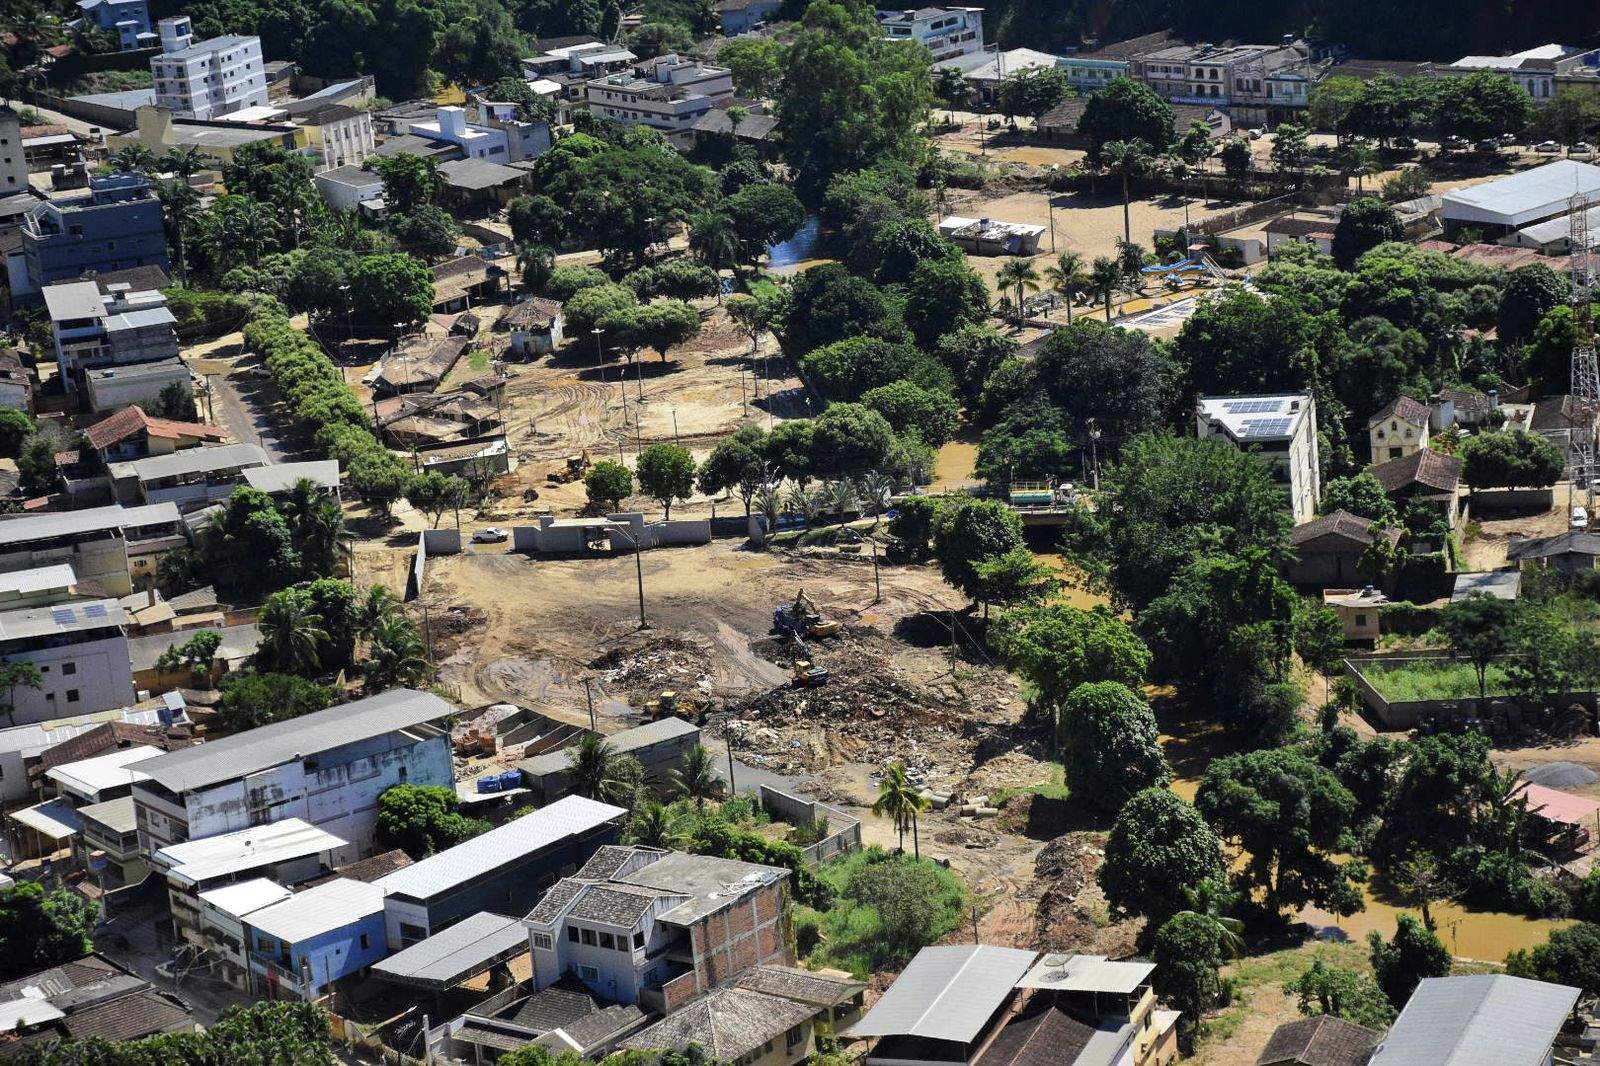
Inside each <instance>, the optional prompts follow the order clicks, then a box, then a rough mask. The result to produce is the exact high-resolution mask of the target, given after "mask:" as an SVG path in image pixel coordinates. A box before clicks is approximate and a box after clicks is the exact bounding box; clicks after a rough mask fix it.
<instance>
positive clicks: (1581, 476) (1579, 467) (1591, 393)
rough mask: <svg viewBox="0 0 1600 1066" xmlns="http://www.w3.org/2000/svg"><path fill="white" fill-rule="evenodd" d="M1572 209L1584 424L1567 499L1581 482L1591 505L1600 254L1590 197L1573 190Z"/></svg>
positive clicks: (1576, 368)
mask: <svg viewBox="0 0 1600 1066" xmlns="http://www.w3.org/2000/svg"><path fill="white" fill-rule="evenodd" d="M1567 206H1568V208H1569V209H1570V213H1569V214H1568V215H1567V218H1568V220H1569V221H1568V239H1569V243H1570V244H1571V246H1572V250H1571V257H1572V304H1573V310H1575V311H1576V312H1577V316H1578V343H1577V345H1576V346H1575V347H1574V348H1573V349H1572V402H1573V406H1574V407H1575V408H1576V409H1577V411H1578V412H1579V413H1580V414H1581V415H1582V416H1583V418H1582V419H1581V421H1582V425H1580V426H1579V427H1577V428H1575V429H1573V430H1572V436H1571V439H1570V441H1569V443H1568V456H1567V465H1568V468H1569V470H1570V471H1571V481H1570V482H1569V483H1568V485H1569V487H1568V503H1569V504H1570V503H1571V496H1572V489H1573V487H1575V486H1576V485H1578V484H1580V483H1581V484H1582V486H1583V492H1584V496H1585V498H1586V500H1587V502H1588V505H1589V507H1590V508H1591V509H1593V507H1594V487H1595V486H1594V483H1595V478H1596V476H1597V474H1600V471H1596V469H1595V443H1596V442H1595V439H1594V419H1595V412H1597V411H1600V368H1597V367H1596V363H1595V347H1594V314H1593V307H1592V300H1593V294H1594V287H1595V284H1596V283H1597V282H1600V254H1597V253H1596V249H1595V248H1594V247H1593V245H1592V244H1591V240H1592V239H1593V238H1591V237H1590V235H1589V210H1590V203H1589V197H1588V196H1587V195H1586V194H1584V193H1581V192H1579V193H1574V194H1573V196H1572V199H1570V200H1568V201H1567Z"/></svg>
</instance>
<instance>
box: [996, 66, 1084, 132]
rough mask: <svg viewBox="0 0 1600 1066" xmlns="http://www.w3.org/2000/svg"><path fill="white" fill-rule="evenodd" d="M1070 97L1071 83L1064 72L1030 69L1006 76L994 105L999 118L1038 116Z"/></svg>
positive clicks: (1038, 68)
mask: <svg viewBox="0 0 1600 1066" xmlns="http://www.w3.org/2000/svg"><path fill="white" fill-rule="evenodd" d="M1071 95H1072V82H1071V80H1070V79H1069V78H1068V77H1067V72H1066V71H1065V70H1061V69H1060V68H1058V67H1031V68H1029V69H1027V70H1023V71H1020V72H1018V73H1016V74H1011V75H1008V76H1007V77H1006V78H1005V79H1004V80H1002V81H1001V82H1000V85H999V88H998V89H996V91H995V106H996V108H998V109H999V111H1000V113H1001V114H1002V115H1005V116H1006V117H1008V118H1010V117H1012V116H1015V115H1027V116H1028V117H1029V118H1031V119H1034V120H1035V121H1037V120H1038V118H1039V116H1041V115H1043V114H1044V113H1045V112H1046V111H1049V110H1050V109H1051V108H1053V107H1055V106H1056V105H1057V104H1059V103H1060V102H1061V101H1063V100H1065V99H1066V98H1067V97H1069V96H1071Z"/></svg>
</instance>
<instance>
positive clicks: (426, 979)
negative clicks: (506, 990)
mask: <svg viewBox="0 0 1600 1066" xmlns="http://www.w3.org/2000/svg"><path fill="white" fill-rule="evenodd" d="M527 950H528V930H527V928H526V927H525V926H524V925H523V924H522V920H521V919H519V918H506V917H504V916H502V915H499V914H491V913H489V912H487V911H484V912H482V913H479V914H474V915H472V916H471V917H469V918H463V919H462V920H461V921H459V922H457V923H456V924H455V925H452V926H451V927H450V928H448V929H446V930H444V931H443V932H439V933H435V934H433V935H432V936H430V937H428V938H427V939H426V940H423V941H420V942H419V943H416V944H413V945H411V946H410V947H409V948H406V949H405V950H404V951H399V952H396V953H395V954H393V955H390V956H389V957H388V958H387V959H384V960H383V961H382V962H380V963H377V964H376V965H374V966H373V967H372V972H373V973H375V974H377V975H378V976H380V977H384V978H387V979H388V980H391V981H398V982H401V983H403V984H412V985H420V986H425V987H430V988H432V987H437V988H450V987H452V986H454V985H456V984H458V983H459V982H461V981H464V980H466V979H467V978H469V977H472V976H474V975H476V974H479V973H482V972H483V971H484V970H485V969H487V968H488V967H489V966H490V965H492V964H493V963H494V962H496V961H498V960H501V959H504V958H506V957H507V956H508V954H509V955H512V956H515V955H520V954H522V953H523V952H526V951H527Z"/></svg>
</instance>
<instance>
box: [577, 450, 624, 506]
mask: <svg viewBox="0 0 1600 1066" xmlns="http://www.w3.org/2000/svg"><path fill="white" fill-rule="evenodd" d="M583 488H584V491H585V492H587V493H588V496H589V502H590V503H591V504H593V505H594V506H596V507H599V508H600V509H602V510H606V511H614V510H616V509H617V508H618V507H620V506H621V505H622V501H623V500H625V499H627V498H628V497H629V496H632V495H633V471H632V470H629V469H628V468H627V467H625V466H623V465H622V464H621V463H617V462H612V461H611V460H610V459H602V460H600V461H599V462H598V463H595V464H594V465H593V466H591V467H590V468H589V472H588V473H586V474H584V475H583Z"/></svg>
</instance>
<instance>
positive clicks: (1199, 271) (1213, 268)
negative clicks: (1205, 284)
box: [1139, 251, 1227, 284]
mask: <svg viewBox="0 0 1600 1066" xmlns="http://www.w3.org/2000/svg"><path fill="white" fill-rule="evenodd" d="M1139 273H1141V274H1148V275H1150V276H1152V277H1159V278H1161V279H1162V280H1164V281H1166V282H1168V283H1169V284H1170V283H1172V282H1184V281H1197V280H1200V279H1202V278H1210V279H1211V280H1213V281H1218V282H1221V281H1226V280H1227V275H1226V274H1224V273H1223V272H1222V268H1221V267H1219V266H1217V263H1216V260H1214V259H1212V258H1211V255H1210V253H1208V252H1204V251H1191V252H1190V253H1189V255H1188V256H1187V257H1186V258H1183V259H1179V260H1177V261H1176V262H1172V263H1162V264H1159V265H1157V266H1147V267H1140V268H1139Z"/></svg>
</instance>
